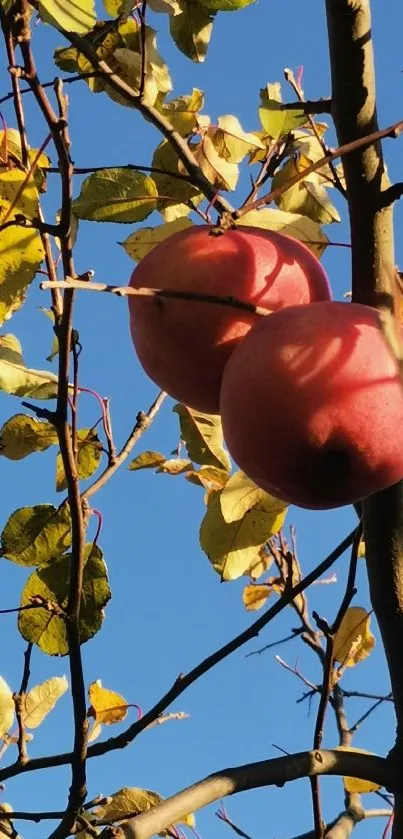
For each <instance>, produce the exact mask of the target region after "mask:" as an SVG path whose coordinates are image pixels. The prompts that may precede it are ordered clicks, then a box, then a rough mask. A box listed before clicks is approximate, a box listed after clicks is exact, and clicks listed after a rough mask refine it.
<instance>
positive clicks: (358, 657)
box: [333, 606, 375, 667]
mask: <svg viewBox="0 0 403 839" xmlns="http://www.w3.org/2000/svg"><path fill="white" fill-rule="evenodd" d="M370 622H371V615H370V614H369V613H368V612H367V611H366V610H365V609H363V608H362V607H361V606H350V608H349V609H347V612H346V614H345V615H344V617H343V620H342V622H341V624H340V627H339V629H338V631H337V634H336V637H335V639H334V648H333V656H334V659H335V661H339V662H340V664H341V665H342V667H354V666H355V665H356V664H358V662H359V661H363V660H364V659H365V658H367V657H368V656H369V654H370V653H371V652H372V650H373V648H374V646H375V638H374V636H373V635H372V632H371V630H370Z"/></svg>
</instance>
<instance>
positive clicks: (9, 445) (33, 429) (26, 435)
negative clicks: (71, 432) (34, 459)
mask: <svg viewBox="0 0 403 839" xmlns="http://www.w3.org/2000/svg"><path fill="white" fill-rule="evenodd" d="M55 443H57V432H56V429H55V427H54V426H53V425H51V423H50V422H39V420H37V419H34V417H29V416H27V415H26V414H15V415H14V416H13V417H10V419H8V420H7V421H6V422H5V423H4V425H3V427H2V429H1V430H0V455H3V457H7V458H8V459H9V460H22V458H24V457H27V455H29V454H32V453H33V452H44V451H45V450H46V449H48V448H49V446H53V445H54V444H55Z"/></svg>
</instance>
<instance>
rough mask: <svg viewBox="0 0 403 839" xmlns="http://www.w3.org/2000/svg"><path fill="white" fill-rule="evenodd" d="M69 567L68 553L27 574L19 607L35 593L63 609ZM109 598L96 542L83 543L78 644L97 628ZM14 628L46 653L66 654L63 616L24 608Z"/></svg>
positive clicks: (103, 563) (68, 579)
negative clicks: (16, 626) (94, 543)
mask: <svg viewBox="0 0 403 839" xmlns="http://www.w3.org/2000/svg"><path fill="white" fill-rule="evenodd" d="M70 566H71V555H70V554H66V555H65V556H62V557H60V559H57V560H55V561H53V562H51V563H49V564H48V565H45V566H43V567H42V568H39V569H38V571H35V572H34V573H33V574H31V576H30V577H29V578H28V580H27V583H26V585H25V587H24V589H23V592H22V596H21V606H27V605H28V604H29V603H31V602H32V601H31V598H32V597H35V596H39V597H41V598H43V599H44V601H49V603H50V604H52V603H55V604H56V608H57V609H61V610H62V611H64V610H65V609H66V606H67V600H68V593H69V582H70ZM110 597H111V592H110V588H109V583H108V574H107V568H106V564H105V562H104V559H103V555H102V551H101V549H100V548H98V546H97V545H93V544H90V545H86V546H85V567H84V575H83V593H82V598H81V606H80V623H79V630H80V641H81V643H82V644H84V643H85V641H88V640H89V639H90V638H92V637H93V636H94V635H95V634H96V633H97V632H98V631H99V630H100V628H101V626H102V622H103V609H104V607H105V606H106V604H107V603H108V600H110ZM18 628H19V630H20V633H21V635H22V637H23V638H25V640H26V641H29V642H30V643H33V644H37V645H38V647H40V649H41V650H43V652H45V653H47V654H48V655H67V653H68V641H67V632H66V620H65V618H64V617H63V615H59V614H54V613H52V612H51V611H49V609H46V608H38V609H27V610H26V611H21V612H20V613H19V618H18Z"/></svg>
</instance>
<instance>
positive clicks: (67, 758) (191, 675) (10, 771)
mask: <svg viewBox="0 0 403 839" xmlns="http://www.w3.org/2000/svg"><path fill="white" fill-rule="evenodd" d="M355 533H356V530H353V531H351V533H349V534H348V536H346V537H345V539H343V541H342V542H341V543H340V544H339V545H338V546H337V548H335V549H334V550H333V551H332V552H331V553H330V554H329V555H328V556H327V557H326V559H324V560H323V562H321V563H320V564H319V565H317V567H316V568H314V569H313V570H312V571H311V572H310V573H309V574H308V575H307V576H306V577H305V578H304V579H303V580H300V582H299V583H297V585H296V586H294V587H293V588H290V589H288V590H287V591H286V592H285V593H284V594H283V596H282V597H281V598H280V599H279V600H278V601H277V603H274V604H273V606H271V607H270V609H268V610H267V612H266V613H265V614H264V615H262V616H261V617H260V618H258V619H257V620H256V621H255V622H254V623H252V624H251V626H249V627H248V629H245V630H244V632H241V633H240V634H239V635H236V636H235V638H233V639H232V640H231V641H229V642H228V643H227V644H224V646H222V647H220V648H219V649H218V650H216V651H215V652H214V653H212V654H211V655H209V656H208V657H207V658H205V659H204V660H203V661H201V662H200V663H199V664H198V665H196V667H194V668H193V670H189V672H188V673H187V674H185V675H184V674H181V675H180V676H179V677H178V678H177V679H176V680H175V682H174V684H173V685H172V687H171V688H170V689H169V690H168V691H167V692H166V693H165V694H164V696H163V697H162V698H161V699H159V700H158V702H157V703H156V704H155V705H154V707H153V708H151V709H150V710H149V711H148V712H147V713H146V714H144V715H143V716H142V717H141V719H139V720H136V722H135V723H133V725H131V726H129V728H128V729H127V730H126V731H124V732H122V734H118V735H117V736H115V737H110V738H109V740H106V741H105V742H103V743H93V744H91V745H90V746H89V748H88V752H87V757H89V758H90V757H99V756H100V755H104V754H107V753H109V752H111V751H113V750H114V749H123V748H125V746H127V745H128V743H131V742H132V741H133V740H134V739H135V738H136V737H137V736H138V735H139V734H140V733H141V732H142V731H144V729H146V728H147V727H148V726H149V725H150V724H151V723H152V722H154V720H156V719H157V718H158V717H159V715H160V714H162V713H163V712H164V711H165V710H166V708H168V706H169V705H170V704H171V703H172V702H173V701H174V700H175V699H177V698H178V697H179V696H180V695H181V694H182V693H183V692H184V691H185V690H186V689H187V688H188V687H189V686H190V685H192V684H193V683H194V682H196V681H197V680H198V679H200V677H201V676H203V675H204V674H205V673H207V672H208V671H209V670H211V669H212V668H213V667H215V665H216V664H218V663H219V662H220V661H223V660H224V659H225V658H227V656H229V655H231V653H233V652H235V650H238V649H239V648H240V647H241V646H243V644H246V643H247V641H250V640H251V639H252V638H255V637H256V636H257V635H259V632H261V630H262V629H263V628H264V627H265V626H267V624H269V623H270V621H272V620H273V618H275V617H276V615H278V614H279V613H280V612H282V611H283V609H285V608H286V606H288V605H289V604H290V603H292V601H293V600H294V598H295V597H297V595H298V594H301V593H302V592H303V591H305V590H306V589H307V588H308V587H309V586H310V585H311V584H312V583H313V582H315V580H317V579H318V578H319V577H320V576H321V575H322V574H324V573H325V572H326V571H328V569H329V568H331V566H332V565H334V563H335V562H336V561H337V559H339V557H340V556H342V554H343V553H344V552H345V551H346V550H347V549H348V548H349V547H350V545H351V544H352V542H353V540H354V536H355ZM71 760H72V753H71V752H65V753H63V754H59V755H49V756H47V757H40V758H34V759H32V760H30V761H29V762H28V763H27V764H26V765H25V766H23V767H21V766H20V765H19V764H18V762H16V763H13V764H11V765H10V766H7V767H5V768H4V769H1V770H0V783H1V782H3V781H6V780H7V779H8V778H13V777H15V776H16V775H20V774H21V773H22V772H24V773H25V772H33V771H36V770H38V769H50V768H53V767H55V766H64V765H66V764H68V763H71Z"/></svg>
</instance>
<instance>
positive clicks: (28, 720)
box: [23, 676, 68, 728]
mask: <svg viewBox="0 0 403 839" xmlns="http://www.w3.org/2000/svg"><path fill="white" fill-rule="evenodd" d="M67 689H68V683H67V679H66V676H53V677H52V678H51V679H47V680H46V682H42V683H41V684H40V685H36V686H35V687H33V688H31V690H30V691H29V693H27V695H26V696H25V697H24V705H23V723H24V725H25V727H26V728H37V727H38V725H40V724H41V722H43V720H44V719H45V717H47V715H48V714H49V713H50V711H52V710H53V708H54V707H55V705H56V702H57V701H58V700H59V699H60V697H61V696H63V694H64V693H66V690H67Z"/></svg>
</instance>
